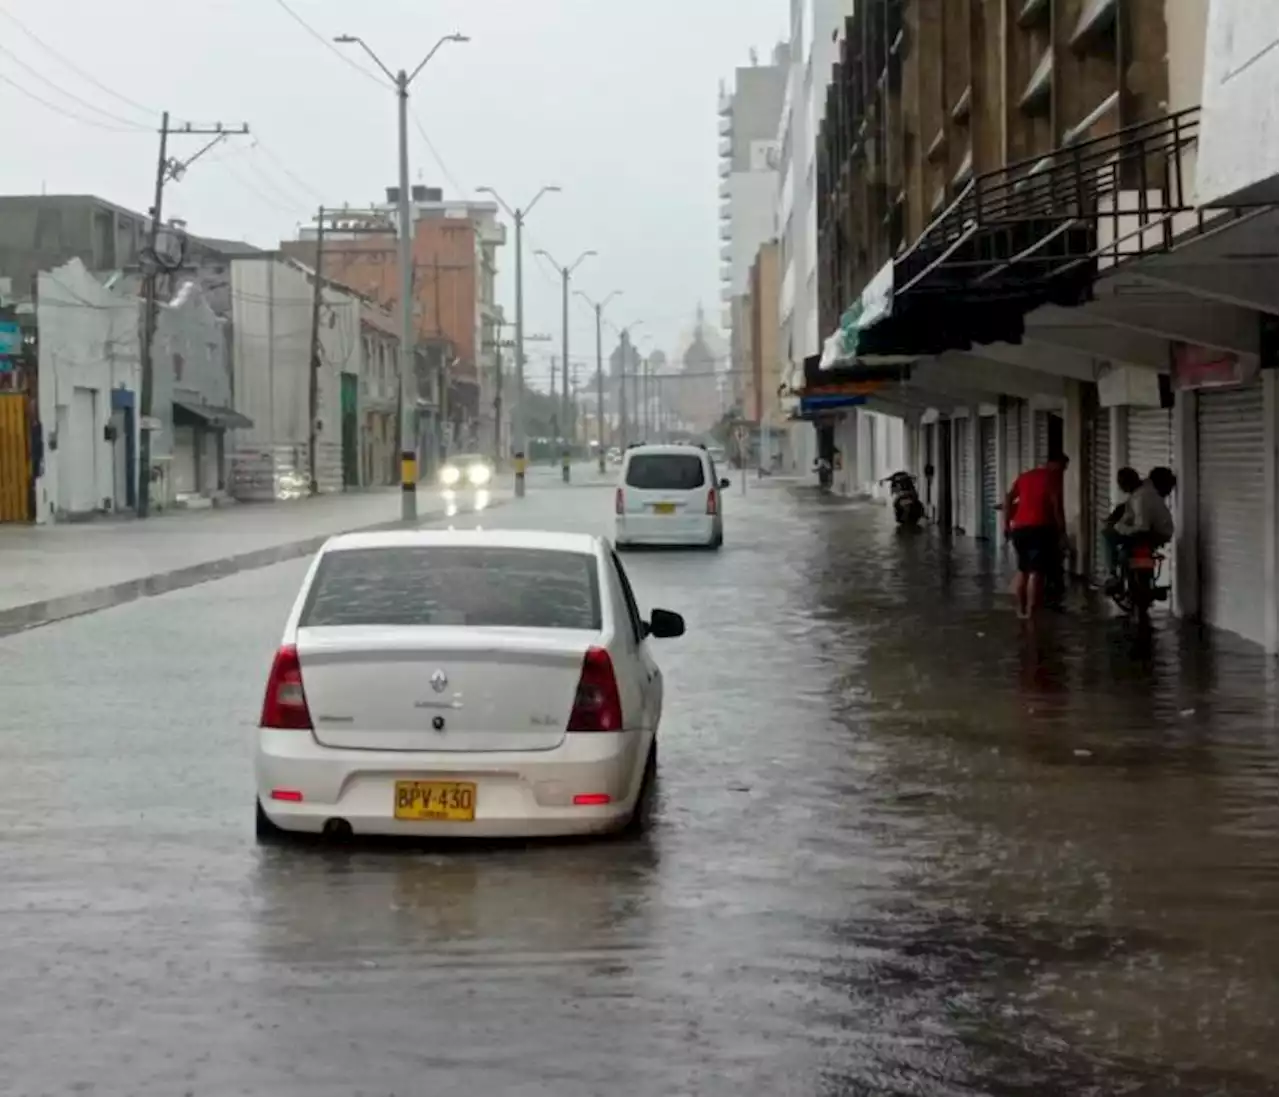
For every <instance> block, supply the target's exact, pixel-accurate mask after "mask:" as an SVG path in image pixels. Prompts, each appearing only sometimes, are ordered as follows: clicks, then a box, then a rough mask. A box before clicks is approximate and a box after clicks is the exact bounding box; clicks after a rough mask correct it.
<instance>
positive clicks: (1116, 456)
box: [1107, 405, 1129, 504]
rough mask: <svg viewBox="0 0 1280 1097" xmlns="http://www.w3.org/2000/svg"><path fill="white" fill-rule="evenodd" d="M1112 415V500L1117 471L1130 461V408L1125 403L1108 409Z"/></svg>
mask: <svg viewBox="0 0 1280 1097" xmlns="http://www.w3.org/2000/svg"><path fill="white" fill-rule="evenodd" d="M1107 414H1108V415H1109V416H1110V417H1111V502H1112V503H1113V504H1115V503H1116V502H1118V500H1117V499H1116V490H1117V489H1116V473H1117V472H1119V471H1120V470H1121V469H1122V468H1124V467H1125V465H1127V464H1128V463H1129V409H1128V408H1126V407H1124V406H1123V405H1121V406H1119V407H1112V408H1108V409H1107Z"/></svg>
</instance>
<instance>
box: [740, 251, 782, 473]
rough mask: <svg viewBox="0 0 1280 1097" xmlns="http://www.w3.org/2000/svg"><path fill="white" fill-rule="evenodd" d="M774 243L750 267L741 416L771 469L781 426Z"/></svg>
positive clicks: (775, 462)
mask: <svg viewBox="0 0 1280 1097" xmlns="http://www.w3.org/2000/svg"><path fill="white" fill-rule="evenodd" d="M780 252H781V249H780V247H779V245H778V241H777V240H770V241H768V242H767V243H765V244H763V245H761V247H760V250H759V251H758V252H757V253H756V261H755V262H754V263H752V264H751V275H750V280H749V283H748V290H747V299H748V301H749V302H750V317H749V319H748V323H749V325H750V331H751V336H750V344H751V357H750V363H751V367H750V370H749V372H748V373H747V375H746V380H747V391H746V397H747V399H746V403H745V404H744V405H743V409H742V410H743V414H744V416H745V417H746V418H747V419H748V420H749V421H750V422H752V423H754V424H755V425H756V428H757V433H758V437H759V447H760V449H759V454H758V456H759V458H760V460H761V462H762V463H763V464H764V466H765V467H767V468H773V467H774V466H775V465H776V464H777V461H778V458H780V457H781V447H780V446H779V445H777V442H778V441H779V440H780V439H781V433H780V428H781V426H782V423H781V416H780V414H779V412H780V405H779V399H778V388H779V385H780V384H781V381H782V349H781V347H780V345H779V342H778V288H779V282H780V281H781V279H780V277H779V269H778V268H779V261H778V260H779V255H780Z"/></svg>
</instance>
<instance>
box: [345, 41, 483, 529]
mask: <svg viewBox="0 0 1280 1097" xmlns="http://www.w3.org/2000/svg"><path fill="white" fill-rule="evenodd" d="M334 41H335V42H340V43H342V44H343V45H348V44H351V45H357V46H359V47H360V48H361V49H362V50H364V51H365V53H367V54H368V55H369V56H370V57H371V58H373V61H374V63H375V64H376V65H377V66H378V68H380V69H381V70H382V72H383V75H384V76H386V78H387V79H388V80H390V81H391V85H392V87H394V88H395V92H396V99H397V100H398V103H399V111H398V115H399V117H398V119H397V121H398V123H399V125H398V127H397V128H398V133H399V139H400V194H399V198H400V201H399V202H398V203H397V205H398V206H399V214H400V218H399V220H400V233H399V241H398V243H399V248H398V256H399V262H400V517H401V519H402V520H403V521H405V522H416V521H417V520H418V449H417V416H416V414H415V409H416V406H417V396H416V391H415V390H416V387H417V386H416V381H417V378H416V375H415V372H414V368H413V367H414V357H413V349H414V343H415V340H414V335H413V301H412V294H413V259H412V257H411V242H410V239H409V232H410V229H411V228H412V225H411V223H410V215H409V85H410V84H412V83H413V81H414V80H415V79H416V77H417V75H418V73H420V72H421V71H422V70H423V69H424V68H426V67H427V63H428V62H429V61H430V60H431V58H433V57H434V56H435V55H436V52H437V51H438V50H439V49H440V47H441V46H443V45H444V44H445V43H446V42H469V41H471V39H469V38H468V37H467V36H466V35H465V34H446V35H445V36H444V37H442V38H441V39H440V40H439V41H438V42H437V43H436V44H435V45H434V46H432V47H431V49H430V50H429V51H428V52H427V55H426V57H424V58H423V59H422V60H421V61H419V62H418V67H417V68H416V69H414V70H413V72H409V73H407V72H405V70H404V69H400V70H399V71H398V72H396V73H394V74H392V72H391V70H390V69H389V68H387V66H386V65H384V64H383V63H382V58H380V57H379V56H378V55H377V54H376V53H374V52H373V50H371V49H370V48H369V45H368V43H366V42H365V41H364V39H363V38H359V37H357V36H355V35H351V34H341V35H339V36H338V37H337V38H335V39H334ZM428 445H430V441H428Z"/></svg>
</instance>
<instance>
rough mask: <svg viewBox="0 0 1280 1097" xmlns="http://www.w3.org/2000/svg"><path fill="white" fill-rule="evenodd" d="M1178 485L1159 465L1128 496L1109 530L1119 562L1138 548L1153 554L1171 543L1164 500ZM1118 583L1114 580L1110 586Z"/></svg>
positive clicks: (1169, 516) (1169, 471) (1170, 524)
mask: <svg viewBox="0 0 1280 1097" xmlns="http://www.w3.org/2000/svg"><path fill="white" fill-rule="evenodd" d="M1177 486H1178V478H1177V477H1176V476H1174V474H1173V470H1172V469H1169V468H1166V467H1165V466H1164V465H1159V466H1157V467H1156V468H1153V469H1152V470H1151V473H1150V474H1149V475H1148V476H1147V478H1146V479H1145V480H1144V481H1143V482H1142V483H1141V485H1139V487H1138V489H1137V490H1136V491H1135V492H1134V493H1133V494H1132V495H1130V496H1129V499H1128V501H1127V502H1126V503H1125V506H1124V514H1122V515H1121V516H1120V520H1119V521H1118V522H1116V524H1115V525H1114V526H1113V527H1112V528H1113V530H1114V533H1115V538H1116V547H1117V549H1118V558H1119V560H1121V561H1124V560H1127V559H1128V558H1129V555H1130V554H1131V553H1132V551H1133V549H1134V547H1135V546H1137V545H1146V546H1148V547H1149V548H1150V549H1151V550H1152V551H1153V552H1154V551H1155V550H1156V549H1158V548H1160V547H1161V546H1163V545H1167V544H1168V543H1169V542H1170V541H1172V540H1173V533H1174V528H1173V515H1172V514H1171V513H1169V506H1168V504H1167V503H1166V502H1165V500H1166V499H1167V498H1168V497H1169V496H1170V495H1171V494H1173V489H1174V488H1176V487H1177ZM1118 581H1119V580H1118V578H1113V579H1112V580H1111V581H1110V583H1109V586H1110V585H1111V584H1114V583H1116V582H1118Z"/></svg>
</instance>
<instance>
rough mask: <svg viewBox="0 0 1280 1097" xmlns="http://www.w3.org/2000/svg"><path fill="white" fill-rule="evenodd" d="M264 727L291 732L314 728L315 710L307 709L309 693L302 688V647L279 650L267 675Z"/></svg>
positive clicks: (263, 707)
mask: <svg viewBox="0 0 1280 1097" xmlns="http://www.w3.org/2000/svg"><path fill="white" fill-rule="evenodd" d="M258 723H259V726H260V727H264V728H284V729H287V730H290V731H310V730H311V729H312V725H311V710H310V709H308V708H307V695H306V693H304V692H303V689H302V663H301V662H300V661H299V659H298V649H297V648H296V647H295V646H294V645H293V644H285V645H284V646H283V647H282V648H281V649H280V650H279V651H277V652H276V657H275V660H274V661H273V662H272V664H271V674H270V676H269V677H268V678H267V692H266V696H265V697H263V699H262V719H261V720H260V721H259V722H258Z"/></svg>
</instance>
